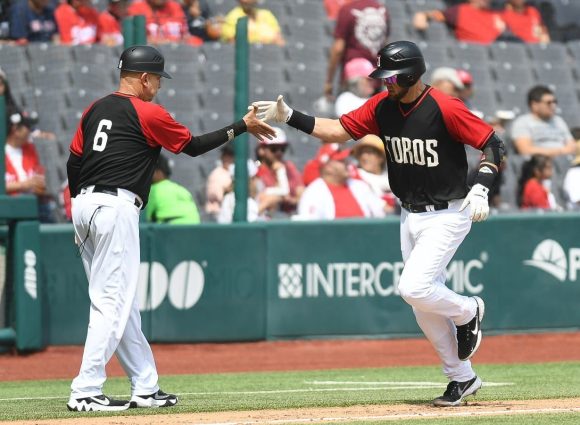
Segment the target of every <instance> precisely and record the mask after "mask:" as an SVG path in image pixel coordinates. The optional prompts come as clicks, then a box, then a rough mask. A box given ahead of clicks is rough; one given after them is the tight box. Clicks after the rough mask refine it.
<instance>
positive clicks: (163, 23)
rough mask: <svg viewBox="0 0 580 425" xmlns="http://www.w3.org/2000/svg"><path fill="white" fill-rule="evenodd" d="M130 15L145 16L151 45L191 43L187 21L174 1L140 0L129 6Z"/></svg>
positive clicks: (148, 40) (148, 39)
mask: <svg viewBox="0 0 580 425" xmlns="http://www.w3.org/2000/svg"><path fill="white" fill-rule="evenodd" d="M128 12H129V15H130V16H135V15H144V16H145V25H146V26H147V42H148V43H150V44H164V43H175V42H180V41H184V40H186V41H189V31H188V29H187V20H186V19H185V13H183V9H182V8H181V5H180V4H179V3H178V2H177V1H174V0H139V1H136V2H134V3H132V4H131V5H130V6H129V10H128Z"/></svg>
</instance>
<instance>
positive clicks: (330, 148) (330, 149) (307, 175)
mask: <svg viewBox="0 0 580 425" xmlns="http://www.w3.org/2000/svg"><path fill="white" fill-rule="evenodd" d="M337 152H341V150H340V145H339V144H338V143H323V144H322V146H320V149H318V152H317V153H316V156H315V157H314V158H312V159H310V160H309V161H308V162H307V163H306V164H305V165H304V172H303V173H302V181H303V182H304V185H305V186H308V185H309V184H310V183H312V182H313V181H314V180H316V179H317V178H318V177H320V165H321V164H322V163H323V162H325V161H326V160H327V159H328V158H329V157H330V156H333V155H334V154H336V153H337ZM347 168H348V173H349V176H350V177H351V178H353V179H360V176H359V175H358V171H357V168H356V167H355V166H354V165H352V164H350V163H349V164H348V165H347Z"/></svg>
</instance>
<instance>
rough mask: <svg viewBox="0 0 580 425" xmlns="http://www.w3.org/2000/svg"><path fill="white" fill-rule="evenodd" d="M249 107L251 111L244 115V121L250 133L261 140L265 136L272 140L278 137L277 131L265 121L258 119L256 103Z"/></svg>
mask: <svg viewBox="0 0 580 425" xmlns="http://www.w3.org/2000/svg"><path fill="white" fill-rule="evenodd" d="M248 109H249V110H250V111H249V112H248V113H247V114H246V115H244V118H243V120H244V122H245V123H246V127H247V129H248V133H250V134H252V135H253V136H255V137H257V138H258V139H260V140H263V139H265V138H266V139H270V140H272V139H273V138H274V137H276V131H275V130H274V129H273V128H272V127H270V126H269V125H268V124H266V123H265V122H264V121H262V120H260V119H258V117H257V112H258V107H257V106H255V105H254V106H250V107H248Z"/></svg>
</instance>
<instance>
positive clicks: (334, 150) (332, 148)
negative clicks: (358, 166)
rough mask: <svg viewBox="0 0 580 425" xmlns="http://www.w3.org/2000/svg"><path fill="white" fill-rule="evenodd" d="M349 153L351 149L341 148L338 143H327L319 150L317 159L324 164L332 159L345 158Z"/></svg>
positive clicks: (339, 159)
mask: <svg viewBox="0 0 580 425" xmlns="http://www.w3.org/2000/svg"><path fill="white" fill-rule="evenodd" d="M349 155H350V149H345V150H340V147H339V145H338V143H326V144H324V145H322V147H321V148H320V149H319V150H318V154H317V155H316V159H317V160H318V163H319V164H320V165H324V164H326V163H327V162H328V161H330V160H334V161H342V160H345V159H346V158H348V156H349Z"/></svg>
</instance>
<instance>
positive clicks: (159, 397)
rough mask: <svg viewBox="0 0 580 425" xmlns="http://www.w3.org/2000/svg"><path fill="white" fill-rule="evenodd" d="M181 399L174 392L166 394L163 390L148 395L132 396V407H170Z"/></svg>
mask: <svg viewBox="0 0 580 425" xmlns="http://www.w3.org/2000/svg"><path fill="white" fill-rule="evenodd" d="M178 400H179V399H178V398H177V396H176V395H174V394H166V393H164V392H163V391H161V390H158V391H157V392H156V393H153V394H148V395H134V396H133V397H131V407H170V406H175V405H176V404H177V401H178Z"/></svg>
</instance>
